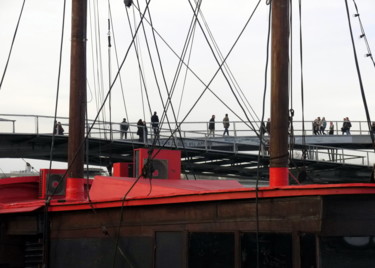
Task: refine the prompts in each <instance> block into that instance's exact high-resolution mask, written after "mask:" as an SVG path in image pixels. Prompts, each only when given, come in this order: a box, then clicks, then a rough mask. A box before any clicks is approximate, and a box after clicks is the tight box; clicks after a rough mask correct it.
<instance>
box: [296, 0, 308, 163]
mask: <svg viewBox="0 0 375 268" xmlns="http://www.w3.org/2000/svg"><path fill="white" fill-rule="evenodd" d="M298 11H299V13H298V14H299V56H300V69H301V74H300V83H301V85H300V86H301V110H302V148H303V149H302V150H303V151H302V161H303V166H305V162H304V161H305V159H306V154H307V150H306V132H305V91H304V80H303V42H302V41H303V38H302V5H301V0H299V1H298Z"/></svg>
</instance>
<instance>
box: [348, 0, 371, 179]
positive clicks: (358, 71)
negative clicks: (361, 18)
mask: <svg viewBox="0 0 375 268" xmlns="http://www.w3.org/2000/svg"><path fill="white" fill-rule="evenodd" d="M345 7H346V14H347V17H348V25H349V31H350V37H351V41H352V47H353V55H354V61H355V66H356V69H357V75H358V82H359V87H360V90H361V95H362V101H363V106H364V107H365V113H366V119H367V125H368V128H369V132H370V137H371V141H372V147H373V149H374V151H375V138H374V132H373V131H372V130H371V118H370V113H369V110H368V106H367V100H366V95H365V90H364V88H363V83H362V77H361V71H360V68H359V64H358V57H357V51H356V47H355V43H354V37H353V30H352V25H351V22H350V14H349V7H348V0H345ZM357 11H358V10H357ZM374 171H375V164H374V165H373V170H372V174H371V177H370V182H374V181H375V178H374V176H375V174H374V173H375V172H374Z"/></svg>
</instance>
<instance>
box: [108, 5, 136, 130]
mask: <svg viewBox="0 0 375 268" xmlns="http://www.w3.org/2000/svg"><path fill="white" fill-rule="evenodd" d="M108 9H109V17H110V20H111V24H112V33H113V34H112V37H113V46H114V50H115V57H116V64H117V68H118V67H119V57H118V53H117V45H116V37H115V29H114V23H113V17H112V8H111V4H110V1H108ZM119 83H120V88H121V94H122V101H123V104H124V111H125V115H126V118H129V115H128V110H127V108H126V103H125V95H124V87H123V83H122V78H121V74H120V76H119ZM130 134H131V135H133V134H132V133H130Z"/></svg>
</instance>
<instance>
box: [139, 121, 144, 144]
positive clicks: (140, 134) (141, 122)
mask: <svg viewBox="0 0 375 268" xmlns="http://www.w3.org/2000/svg"><path fill="white" fill-rule="evenodd" d="M137 128H138V130H137V135H138V141H143V130H144V126H143V121H142V119H139V120H138V122H137Z"/></svg>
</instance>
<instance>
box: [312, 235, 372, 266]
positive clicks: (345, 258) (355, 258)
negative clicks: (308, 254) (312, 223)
mask: <svg viewBox="0 0 375 268" xmlns="http://www.w3.org/2000/svg"><path fill="white" fill-rule="evenodd" d="M319 244H320V263H321V267H328V268H331V267H340V268H352V267H356V268H368V267H374V265H375V238H374V237H371V236H361V237H321V238H320V243H319Z"/></svg>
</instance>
